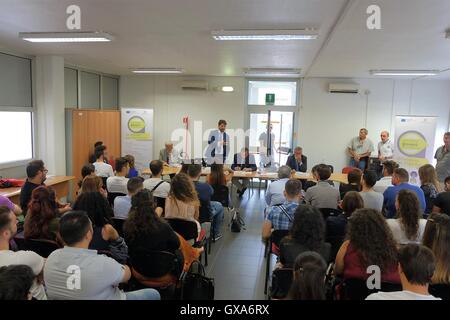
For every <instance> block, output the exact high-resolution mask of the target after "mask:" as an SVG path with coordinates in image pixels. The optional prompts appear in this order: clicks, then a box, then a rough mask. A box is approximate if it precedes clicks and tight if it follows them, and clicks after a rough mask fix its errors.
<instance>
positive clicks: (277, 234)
mask: <svg viewBox="0 0 450 320" xmlns="http://www.w3.org/2000/svg"><path fill="white" fill-rule="evenodd" d="M288 233H289V230H274V231H272V234H271V235H270V238H269V241H268V242H267V243H266V245H267V249H266V251H267V256H266V279H265V281H264V294H267V284H268V282H269V276H270V258H271V256H270V255H271V254H272V253H273V254H275V255H277V256H278V254H277V252H274V251H273V250H272V245H275V246H276V247H279V246H280V242H281V239H283V238H284V237H285V236H287V235H288Z"/></svg>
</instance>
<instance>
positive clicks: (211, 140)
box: [205, 130, 230, 162]
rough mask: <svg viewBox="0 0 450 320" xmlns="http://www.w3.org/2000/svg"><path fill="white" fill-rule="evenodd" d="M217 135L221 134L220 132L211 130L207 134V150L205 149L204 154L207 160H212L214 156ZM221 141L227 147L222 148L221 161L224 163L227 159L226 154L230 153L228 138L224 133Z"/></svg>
mask: <svg viewBox="0 0 450 320" xmlns="http://www.w3.org/2000/svg"><path fill="white" fill-rule="evenodd" d="M219 134H221V132H220V131H219V130H213V131H211V133H210V134H209V137H208V148H207V150H206V154H205V157H206V158H207V159H210V158H214V157H215V156H216V144H217V141H216V140H218V137H219ZM223 141H224V142H227V145H224V146H223V161H224V162H225V160H226V158H227V157H228V153H229V152H230V143H229V142H230V136H229V135H228V133H226V132H225V135H224V139H223Z"/></svg>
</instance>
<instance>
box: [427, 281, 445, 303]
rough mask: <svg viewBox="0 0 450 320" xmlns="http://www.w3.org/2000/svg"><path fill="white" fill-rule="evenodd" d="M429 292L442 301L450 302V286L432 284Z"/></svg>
mask: <svg viewBox="0 0 450 320" xmlns="http://www.w3.org/2000/svg"><path fill="white" fill-rule="evenodd" d="M428 291H429V292H430V294H431V295H433V296H435V297H438V298H441V299H442V300H450V284H445V283H442V284H441V283H440V284H430V286H429V288H428Z"/></svg>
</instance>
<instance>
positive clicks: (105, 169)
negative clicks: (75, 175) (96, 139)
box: [93, 146, 114, 178]
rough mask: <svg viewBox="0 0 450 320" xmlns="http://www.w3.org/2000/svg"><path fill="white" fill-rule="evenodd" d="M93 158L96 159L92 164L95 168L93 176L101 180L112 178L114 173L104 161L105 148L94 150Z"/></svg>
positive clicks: (105, 156)
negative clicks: (101, 178)
mask: <svg viewBox="0 0 450 320" xmlns="http://www.w3.org/2000/svg"><path fill="white" fill-rule="evenodd" d="M95 158H96V159H97V160H96V161H95V162H94V163H93V165H94V167H95V174H96V175H97V176H99V177H103V178H108V177H113V176H114V171H113V168H112V166H111V165H109V164H107V163H105V159H107V151H106V146H99V147H97V148H95Z"/></svg>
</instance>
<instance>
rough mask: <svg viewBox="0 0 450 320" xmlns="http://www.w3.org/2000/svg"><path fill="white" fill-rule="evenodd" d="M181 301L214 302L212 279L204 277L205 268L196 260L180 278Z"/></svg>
mask: <svg viewBox="0 0 450 320" xmlns="http://www.w3.org/2000/svg"><path fill="white" fill-rule="evenodd" d="M181 300H214V279H213V278H208V277H206V276H205V267H203V265H202V264H201V263H200V262H199V261H197V260H195V261H193V262H192V264H191V266H190V267H189V271H188V272H186V273H184V274H183V276H182V277H181Z"/></svg>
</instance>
